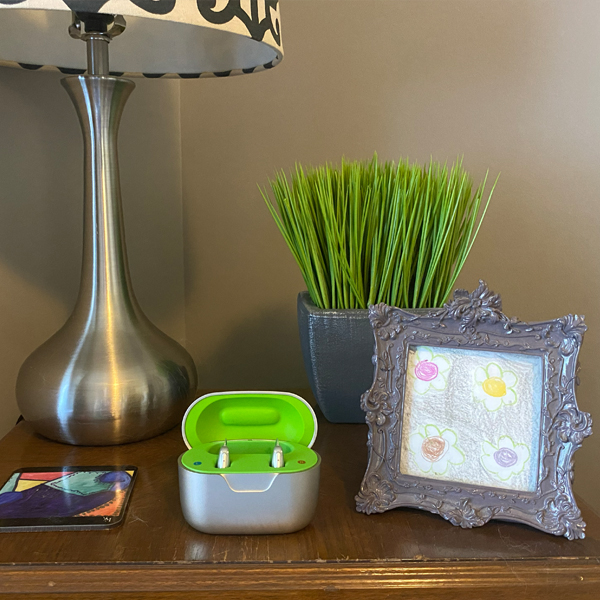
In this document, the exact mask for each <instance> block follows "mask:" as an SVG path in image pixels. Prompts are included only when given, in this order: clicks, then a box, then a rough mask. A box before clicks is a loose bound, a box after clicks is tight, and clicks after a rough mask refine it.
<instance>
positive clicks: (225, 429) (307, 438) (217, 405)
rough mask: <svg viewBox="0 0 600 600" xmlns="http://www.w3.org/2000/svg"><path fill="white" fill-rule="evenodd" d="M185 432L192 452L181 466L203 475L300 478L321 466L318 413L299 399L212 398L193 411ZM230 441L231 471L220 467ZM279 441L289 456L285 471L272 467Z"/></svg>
mask: <svg viewBox="0 0 600 600" xmlns="http://www.w3.org/2000/svg"><path fill="white" fill-rule="evenodd" d="M183 429H184V435H185V438H186V440H187V443H188V445H189V446H191V449H190V450H188V451H187V452H185V453H184V454H183V456H182V457H181V462H182V464H183V466H184V467H185V468H187V469H189V470H191V471H196V472H198V473H219V474H222V473H224V472H227V473H269V472H273V473H295V472H298V471H305V470H307V469H310V468H312V467H314V466H315V465H316V464H317V462H318V456H317V454H316V453H315V452H314V451H313V450H311V449H310V448H308V446H309V445H312V442H313V441H314V435H315V417H314V413H313V411H312V409H311V408H310V407H309V406H308V404H306V403H305V402H304V401H303V400H301V399H300V398H298V397H296V396H294V395H293V394H286V393H283V392H281V393H277V392H235V393H231V392H230V393H222V394H211V395H209V396H207V397H204V398H202V399H201V400H200V401H197V402H196V403H195V404H193V405H192V406H191V407H190V409H189V410H188V412H187V413H186V416H185V420H184V425H183ZM224 440H227V445H228V447H229V456H230V460H231V466H230V467H228V468H227V469H226V470H224V469H217V467H216V463H217V457H218V454H219V449H220V448H221V446H222V445H223V442H224ZM275 440H279V445H280V446H281V447H282V448H283V451H284V458H285V465H284V466H283V467H282V468H280V469H274V468H273V467H271V466H270V464H269V463H270V460H271V454H272V452H273V447H274V445H275Z"/></svg>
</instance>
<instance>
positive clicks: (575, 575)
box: [0, 419, 600, 600]
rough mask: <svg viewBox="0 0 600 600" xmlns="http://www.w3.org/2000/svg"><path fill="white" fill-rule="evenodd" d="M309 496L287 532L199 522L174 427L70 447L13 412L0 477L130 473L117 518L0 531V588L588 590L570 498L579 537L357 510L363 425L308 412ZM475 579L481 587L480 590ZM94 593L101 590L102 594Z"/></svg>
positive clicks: (595, 547) (594, 522)
mask: <svg viewBox="0 0 600 600" xmlns="http://www.w3.org/2000/svg"><path fill="white" fill-rule="evenodd" d="M315 449H316V450H317V452H319V453H320V454H321V456H322V476H321V491H320V496H319V506H318V508H317V514H316V516H315V519H314V520H313V522H312V523H311V524H310V525H309V526H308V527H307V528H305V529H304V530H302V531H299V532H297V533H294V534H290V535H268V536H212V535H206V534H202V533H200V532H198V531H195V530H194V529H192V528H191V527H189V526H188V525H187V524H186V522H185V521H184V519H183V516H182V514H181V510H180V507H179V490H178V487H177V457H178V456H179V454H180V453H181V452H183V451H184V450H185V446H184V444H183V442H182V440H181V435H180V431H179V430H178V429H175V430H172V431H170V432H168V433H166V434H164V435H162V436H160V437H158V438H155V439H153V440H148V441H145V442H140V443H137V444H130V445H125V446H117V447H107V448H93V447H73V446H65V445H62V444H58V443H54V442H50V441H48V440H45V439H43V438H41V437H39V436H37V435H36V434H34V433H33V432H32V431H31V429H30V427H29V425H28V424H27V423H26V422H22V423H19V424H18V425H17V426H16V427H15V428H14V429H13V430H12V431H11V432H10V433H9V434H8V435H7V436H6V437H5V438H4V439H3V440H2V441H1V442H0V479H2V480H4V479H6V478H8V476H9V475H10V474H11V473H12V471H13V470H14V469H16V468H20V467H32V466H57V465H58V466H62V465H77V466H85V465H97V464H125V463H127V464H133V465H137V466H138V467H139V475H138V481H137V483H136V486H135V489H134V491H133V494H132V499H131V505H130V507H129V510H128V512H127V515H126V519H125V522H124V524H123V525H122V526H120V527H118V528H115V529H113V530H105V531H98V532H80V531H72V532H40V533H3V534H0V595H2V597H7V598H8V597H14V596H15V595H19V594H27V598H29V599H30V600H35V598H36V597H44V596H45V595H52V597H56V595H57V594H58V595H61V596H62V594H65V598H73V599H76V598H86V599H88V600H93V599H94V598H100V597H115V598H122V599H123V600H125V599H134V598H148V597H153V598H175V597H177V598H187V597H193V598H205V597H206V598H208V597H211V598H214V596H215V593H216V592H219V598H220V599H223V600H225V599H227V598H271V597H273V598H275V597H286V598H291V599H293V598H321V597H327V598H353V597H361V598H367V599H369V598H375V597H377V598H378V599H380V600H381V599H382V598H392V597H398V596H397V594H398V593H400V592H402V598H415V599H420V598H430V597H435V598H454V597H456V598H458V597H460V598H461V599H469V598H484V597H487V594H488V593H490V591H491V590H492V589H493V590H494V592H493V595H494V598H495V599H497V600H502V599H503V598H509V597H510V600H514V599H516V598H527V599H528V600H536V599H537V598H543V597H546V596H545V594H546V595H547V593H548V590H554V592H553V593H555V592H556V591H560V590H564V593H565V596H564V597H565V598H569V599H571V598H592V597H598V594H599V593H600V519H599V518H598V516H596V515H595V514H594V513H593V512H592V511H591V510H590V509H589V508H588V507H587V506H585V505H582V511H583V516H584V519H585V520H586V521H587V523H588V528H587V537H586V539H584V540H579V541H575V542H569V541H568V540H566V539H565V538H557V537H554V536H550V535H548V534H544V533H542V532H539V531H536V530H534V529H531V528H528V527H526V526H523V525H517V524H511V523H501V522H492V523H488V524H487V525H485V526H484V527H481V528H478V529H473V530H462V529H459V528H455V527H453V526H452V525H450V524H449V523H447V522H446V521H444V520H443V519H441V518H440V517H437V516H435V515H431V514H429V513H426V512H421V511H416V510H403V509H398V510H393V511H389V512H387V513H384V514H381V515H371V516H367V515H364V514H360V513H357V512H356V510H355V504H354V495H355V494H356V492H357V490H358V487H359V484H360V481H361V478H362V475H363V473H364V470H365V467H366V459H367V454H366V426H363V425H332V424H330V423H327V422H326V421H325V420H324V419H320V431H319V437H318V439H317V443H316V445H315ZM486 590H487V591H486ZM102 594H106V596H103V595H102Z"/></svg>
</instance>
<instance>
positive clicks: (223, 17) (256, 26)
mask: <svg viewBox="0 0 600 600" xmlns="http://www.w3.org/2000/svg"><path fill="white" fill-rule="evenodd" d="M196 2H197V4H198V10H199V11H200V14H201V15H202V16H203V17H204V18H205V19H206V20H207V21H208V22H209V23H218V24H223V23H229V21H232V20H233V19H236V18H237V19H239V20H240V21H241V22H242V23H243V24H244V25H245V26H246V29H248V33H249V34H250V35H251V36H252V39H253V40H258V41H261V40H262V39H263V38H264V37H265V33H266V32H267V31H270V32H271V34H272V35H273V38H274V39H275V41H276V42H277V44H280V43H281V33H280V31H279V20H278V19H275V21H273V13H272V11H273V10H276V9H277V5H278V3H279V0H265V12H266V15H265V17H264V19H261V18H260V14H259V7H258V0H251V2H250V14H248V13H247V12H246V11H245V10H244V9H243V8H242V5H241V2H240V0H229V2H228V3H227V5H226V6H225V7H224V8H222V9H221V10H215V7H216V5H217V0H208V1H207V0H196Z"/></svg>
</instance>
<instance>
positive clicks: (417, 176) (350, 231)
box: [261, 154, 495, 308]
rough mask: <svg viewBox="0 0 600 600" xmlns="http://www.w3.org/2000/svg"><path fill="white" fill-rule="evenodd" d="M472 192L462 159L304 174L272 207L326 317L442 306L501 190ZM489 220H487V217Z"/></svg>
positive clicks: (352, 165)
mask: <svg viewBox="0 0 600 600" xmlns="http://www.w3.org/2000/svg"><path fill="white" fill-rule="evenodd" d="M486 181H487V174H486V177H485V179H484V180H483V182H482V183H481V184H480V185H479V186H478V187H477V188H476V189H475V191H474V192H473V180H472V178H471V177H470V175H469V174H468V173H467V172H465V170H464V169H463V166H462V159H460V160H457V161H456V162H455V163H454V164H453V165H452V166H451V167H450V168H448V166H447V165H441V164H439V163H437V162H434V161H431V162H430V163H429V165H427V166H421V165H418V164H416V163H414V164H410V163H409V161H408V159H407V160H400V161H399V163H398V164H397V165H396V164H395V163H394V162H385V163H380V162H379V161H378V159H377V154H375V156H374V157H373V159H372V160H370V161H365V162H348V161H346V160H344V159H342V164H341V167H334V166H332V165H330V164H326V165H325V166H321V167H317V168H312V167H311V168H304V167H302V166H301V165H296V170H295V172H294V173H292V174H291V176H290V178H289V179H288V176H287V175H286V174H285V172H283V171H281V172H279V173H277V174H276V176H275V178H274V179H273V180H269V183H270V187H271V190H272V192H273V196H274V202H273V200H272V199H271V198H270V196H269V193H268V191H267V190H266V189H265V190H262V189H261V192H262V195H263V198H264V199H265V202H266V203H267V206H268V208H269V210H270V212H271V215H272V216H273V218H274V219H275V222H276V223H277V226H278V227H279V230H280V231H281V233H282V234H283V237H284V238H285V241H286V242H287V245H288V246H289V248H290V250H291V251H292V254H293V255H294V258H295V259H296V261H297V263H298V265H299V266H300V270H301V271H302V275H303V277H304V281H305V282H306V285H307V287H308V292H309V294H310V297H311V298H312V300H313V302H314V303H315V304H316V305H317V306H318V307H320V308H366V307H367V306H368V305H369V304H376V303H378V302H385V303H386V304H390V305H392V306H400V307H403V308H426V307H437V306H441V304H442V303H443V302H444V300H445V299H446V298H447V297H448V295H449V294H450V292H451V291H452V289H453V287H454V284H455V282H456V279H457V277H458V275H459V273H460V271H461V269H462V267H463V265H464V263H465V261H466V259H467V256H468V255H469V251H470V250H471V247H472V246H473V242H474V241H475V237H476V236H477V233H478V231H479V228H480V226H481V223H482V220H483V217H484V216H485V212H486V210H487V207H488V205H489V202H490V200H491V197H492V193H493V191H494V187H495V184H494V186H493V187H492V189H491V191H490V193H489V195H488V197H487V200H485V202H484V206H483V210H482V211H480V208H481V205H482V202H483V197H484V190H485V185H486ZM480 212H481V215H480Z"/></svg>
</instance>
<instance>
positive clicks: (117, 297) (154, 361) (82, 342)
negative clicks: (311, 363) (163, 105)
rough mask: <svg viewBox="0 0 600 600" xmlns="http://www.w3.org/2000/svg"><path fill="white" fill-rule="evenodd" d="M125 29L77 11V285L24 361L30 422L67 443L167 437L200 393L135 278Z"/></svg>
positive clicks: (21, 387) (21, 390)
mask: <svg viewBox="0 0 600 600" xmlns="http://www.w3.org/2000/svg"><path fill="white" fill-rule="evenodd" d="M82 24H83V25H84V26H85V27H82ZM84 29H85V30H84ZM124 29H125V19H124V18H123V17H121V16H116V17H114V16H111V15H104V14H97V13H93V14H92V13H79V14H78V15H75V20H74V22H73V24H72V25H71V26H70V28H69V33H70V34H71V36H72V37H77V38H80V39H82V40H84V41H85V42H86V44H87V52H88V60H87V62H88V70H87V74H85V75H80V76H74V77H66V78H65V79H63V80H62V85H63V86H64V87H65V89H66V90H67V93H68V94H69V96H70V97H71V100H72V101H73V104H74V105H75V109H76V111H77V115H78V117H79V121H80V124H81V128H82V132H83V140H84V239H83V264H82V272H81V283H80V290H79V296H78V299H77V303H76V305H75V308H74V310H73V312H72V314H71V316H70V317H69V319H68V320H67V322H66V323H65V325H64V326H63V327H62V328H61V329H60V330H59V331H58V332H57V333H55V334H54V335H53V336H52V337H51V338H50V339H49V340H48V341H46V342H45V343H44V344H42V346H40V347H39V348H38V349H37V350H35V351H34V352H33V353H32V354H31V355H30V356H29V358H27V360H26V361H25V363H24V364H23V366H22V367H21V370H20V371H19V375H18V379H17V389H16V392H17V402H18V405H19V408H20V410H21V412H22V414H23V416H24V417H25V419H26V420H27V421H28V422H29V423H30V424H31V425H32V426H33V427H34V429H35V430H36V431H37V432H39V433H40V434H42V435H44V436H46V437H48V438H51V439H53V440H56V441H59V442H63V443H67V444H78V445H112V444H123V443H128V442H136V441H139V440H143V439H146V438H150V437H153V436H155V435H158V434H160V433H163V432H164V431H166V430H168V429H170V428H172V427H174V426H175V425H177V424H178V423H179V422H180V421H181V418H182V416H183V414H184V412H185V410H186V408H187V406H188V405H189V403H190V402H191V401H192V400H193V397H194V395H195V392H196V384H197V375H196V368H195V365H194V361H193V360H192V358H191V356H190V355H189V354H188V352H187V351H186V350H185V349H184V348H183V347H182V346H180V345H179V344H178V343H177V342H175V341H174V340H172V339H171V338H169V337H168V336H167V335H165V334H164V333H162V332H161V331H160V330H159V329H158V328H157V327H155V326H154V325H153V324H152V323H151V322H150V321H149V319H148V318H147V317H146V316H145V315H144V313H143V312H142V310H141V308H140V306H139V304H138V302H137V300H136V298H135V294H134V292H133V288H132V285H131V280H130V275H129V267H128V262H127V253H126V246H125V232H124V227H123V212H122V205H121V192H120V184H119V165H118V159H117V132H118V127H119V122H120V119H121V114H122V112H123V108H124V106H125V102H126V101H127V98H128V97H129V95H130V94H131V92H132V91H133V89H134V87H135V84H134V83H133V82H132V81H130V80H128V79H123V78H119V77H111V76H110V75H109V60H108V44H109V43H110V41H111V40H112V38H114V37H115V36H116V35H119V34H120V33H122V32H123V30H124Z"/></svg>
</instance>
